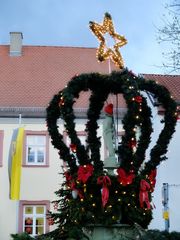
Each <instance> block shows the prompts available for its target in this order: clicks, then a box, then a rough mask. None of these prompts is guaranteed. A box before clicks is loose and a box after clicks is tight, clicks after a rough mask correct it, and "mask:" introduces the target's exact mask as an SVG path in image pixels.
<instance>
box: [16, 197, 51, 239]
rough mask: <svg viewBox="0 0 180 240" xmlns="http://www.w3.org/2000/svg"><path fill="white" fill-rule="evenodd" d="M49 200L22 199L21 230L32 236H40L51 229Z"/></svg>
mask: <svg viewBox="0 0 180 240" xmlns="http://www.w3.org/2000/svg"><path fill="white" fill-rule="evenodd" d="M49 206H50V202H49V201H34V202H33V201H32V202H29V201H20V206H19V232H26V233H28V234H29V235H31V236H38V235H41V234H44V233H46V232H48V231H49V225H48V222H47V217H46V214H47V211H48V210H49Z"/></svg>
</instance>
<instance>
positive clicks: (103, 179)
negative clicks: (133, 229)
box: [97, 176, 111, 207]
mask: <svg viewBox="0 0 180 240" xmlns="http://www.w3.org/2000/svg"><path fill="white" fill-rule="evenodd" d="M97 184H101V185H102V192H101V195H102V205H103V207H105V206H106V204H107V202H108V200H109V189H108V187H109V186H110V185H111V179H110V178H109V177H108V176H100V177H98V179H97Z"/></svg>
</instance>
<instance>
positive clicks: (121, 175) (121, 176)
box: [117, 168, 135, 186]
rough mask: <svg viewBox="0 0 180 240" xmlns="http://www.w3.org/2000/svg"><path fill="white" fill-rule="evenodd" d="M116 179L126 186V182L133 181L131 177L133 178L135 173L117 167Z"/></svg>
mask: <svg viewBox="0 0 180 240" xmlns="http://www.w3.org/2000/svg"><path fill="white" fill-rule="evenodd" d="M117 173H118V177H117V178H118V181H119V183H120V184H122V186H126V185H128V184H131V183H132V182H133V179H134V178H135V175H134V174H133V173H126V172H125V170H124V169H123V168H118V170H117Z"/></svg>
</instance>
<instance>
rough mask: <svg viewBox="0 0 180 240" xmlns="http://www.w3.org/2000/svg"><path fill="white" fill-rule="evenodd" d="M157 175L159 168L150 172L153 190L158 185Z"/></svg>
mask: <svg viewBox="0 0 180 240" xmlns="http://www.w3.org/2000/svg"><path fill="white" fill-rule="evenodd" d="M156 175H157V170H156V169H154V170H151V172H150V174H149V181H150V185H151V191H152V192H153V191H154V187H155V185H156Z"/></svg>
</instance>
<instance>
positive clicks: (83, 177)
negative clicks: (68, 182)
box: [77, 164, 94, 184]
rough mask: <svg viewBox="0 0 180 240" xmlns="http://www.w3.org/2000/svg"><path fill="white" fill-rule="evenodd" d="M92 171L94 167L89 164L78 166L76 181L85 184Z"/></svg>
mask: <svg viewBox="0 0 180 240" xmlns="http://www.w3.org/2000/svg"><path fill="white" fill-rule="evenodd" d="M93 171H94V167H93V166H92V165H91V164H87V165H83V166H79V169H78V178H77V180H78V181H81V182H83V183H84V184H85V183H86V182H87V180H88V178H89V177H91V176H92V174H93Z"/></svg>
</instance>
